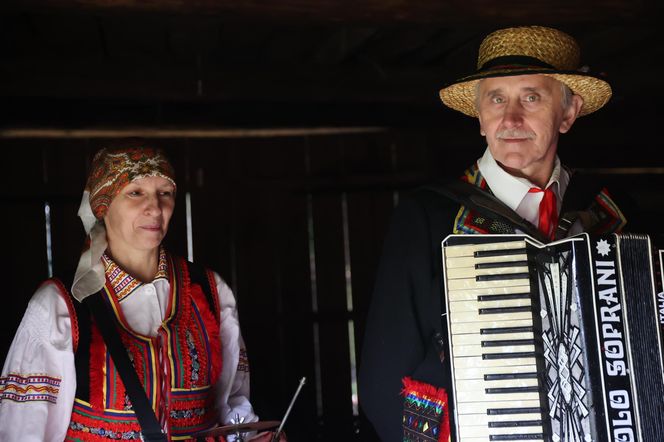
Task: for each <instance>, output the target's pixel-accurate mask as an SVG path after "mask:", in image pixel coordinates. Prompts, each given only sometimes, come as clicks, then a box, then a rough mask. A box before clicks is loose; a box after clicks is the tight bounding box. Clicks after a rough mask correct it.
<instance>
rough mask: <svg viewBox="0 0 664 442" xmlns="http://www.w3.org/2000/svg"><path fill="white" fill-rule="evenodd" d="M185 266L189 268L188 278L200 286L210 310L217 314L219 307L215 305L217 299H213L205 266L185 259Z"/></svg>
mask: <svg viewBox="0 0 664 442" xmlns="http://www.w3.org/2000/svg"><path fill="white" fill-rule="evenodd" d="M186 262H187V268H188V269H189V279H190V280H191V282H192V284H198V285H200V286H201V289H202V290H203V293H204V294H205V299H206V300H207V302H208V306H209V307H210V310H211V311H212V312H214V314H215V315H219V312H218V310H219V307H218V306H217V304H218V301H217V300H216V299H214V295H213V293H214V292H213V291H212V287H211V286H210V279H209V278H208V276H207V271H206V269H205V267H203V266H201V265H198V264H194V263H193V262H190V261H186Z"/></svg>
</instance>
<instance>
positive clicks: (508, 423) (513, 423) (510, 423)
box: [489, 420, 542, 428]
mask: <svg viewBox="0 0 664 442" xmlns="http://www.w3.org/2000/svg"><path fill="white" fill-rule="evenodd" d="M540 425H542V421H541V420H532V421H503V422H489V428H511V427H538V426H540Z"/></svg>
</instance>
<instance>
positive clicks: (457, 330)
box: [450, 315, 533, 335]
mask: <svg viewBox="0 0 664 442" xmlns="http://www.w3.org/2000/svg"><path fill="white" fill-rule="evenodd" d="M450 319H452V318H450ZM491 319H493V320H492V321H486V322H459V323H455V322H452V328H451V331H452V334H453V335H456V334H465V333H471V334H478V335H479V334H480V330H481V329H483V328H491V329H497V328H507V327H532V326H533V318H532V315H531V316H530V317H529V318H527V319H509V320H503V319H498V318H491ZM496 334H498V335H500V333H496Z"/></svg>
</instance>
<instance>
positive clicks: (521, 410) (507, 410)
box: [486, 407, 542, 416]
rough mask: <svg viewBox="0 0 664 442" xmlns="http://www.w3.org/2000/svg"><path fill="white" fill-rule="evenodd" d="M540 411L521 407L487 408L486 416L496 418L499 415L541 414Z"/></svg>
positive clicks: (534, 408)
mask: <svg viewBox="0 0 664 442" xmlns="http://www.w3.org/2000/svg"><path fill="white" fill-rule="evenodd" d="M541 412H542V409H541V408H537V407H521V408H489V409H487V410H486V414H488V415H490V416H497V415H501V414H530V413H541Z"/></svg>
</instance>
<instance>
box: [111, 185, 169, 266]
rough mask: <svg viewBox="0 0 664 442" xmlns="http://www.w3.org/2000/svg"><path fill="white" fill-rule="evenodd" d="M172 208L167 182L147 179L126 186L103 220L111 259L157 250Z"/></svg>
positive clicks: (166, 228) (166, 227)
mask: <svg viewBox="0 0 664 442" xmlns="http://www.w3.org/2000/svg"><path fill="white" fill-rule="evenodd" d="M174 208H175V188H174V187H173V184H171V182H170V181H168V180H167V179H165V178H162V177H147V178H141V179H138V180H135V181H132V182H131V183H129V184H127V185H126V186H125V187H124V188H123V189H122V190H121V191H120V193H119V194H118V195H117V196H116V197H115V198H114V199H113V201H112V202H111V205H110V206H109V208H108V211H107V212H106V215H105V216H104V224H105V225H106V236H107V238H108V245H109V248H110V250H111V253H112V254H113V256H116V257H120V256H123V254H131V253H133V252H137V251H150V250H155V249H157V248H158V247H159V244H161V241H162V240H163V239H164V236H166V232H167V231H168V223H169V221H170V219H171V215H172V214H173V209H174Z"/></svg>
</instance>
